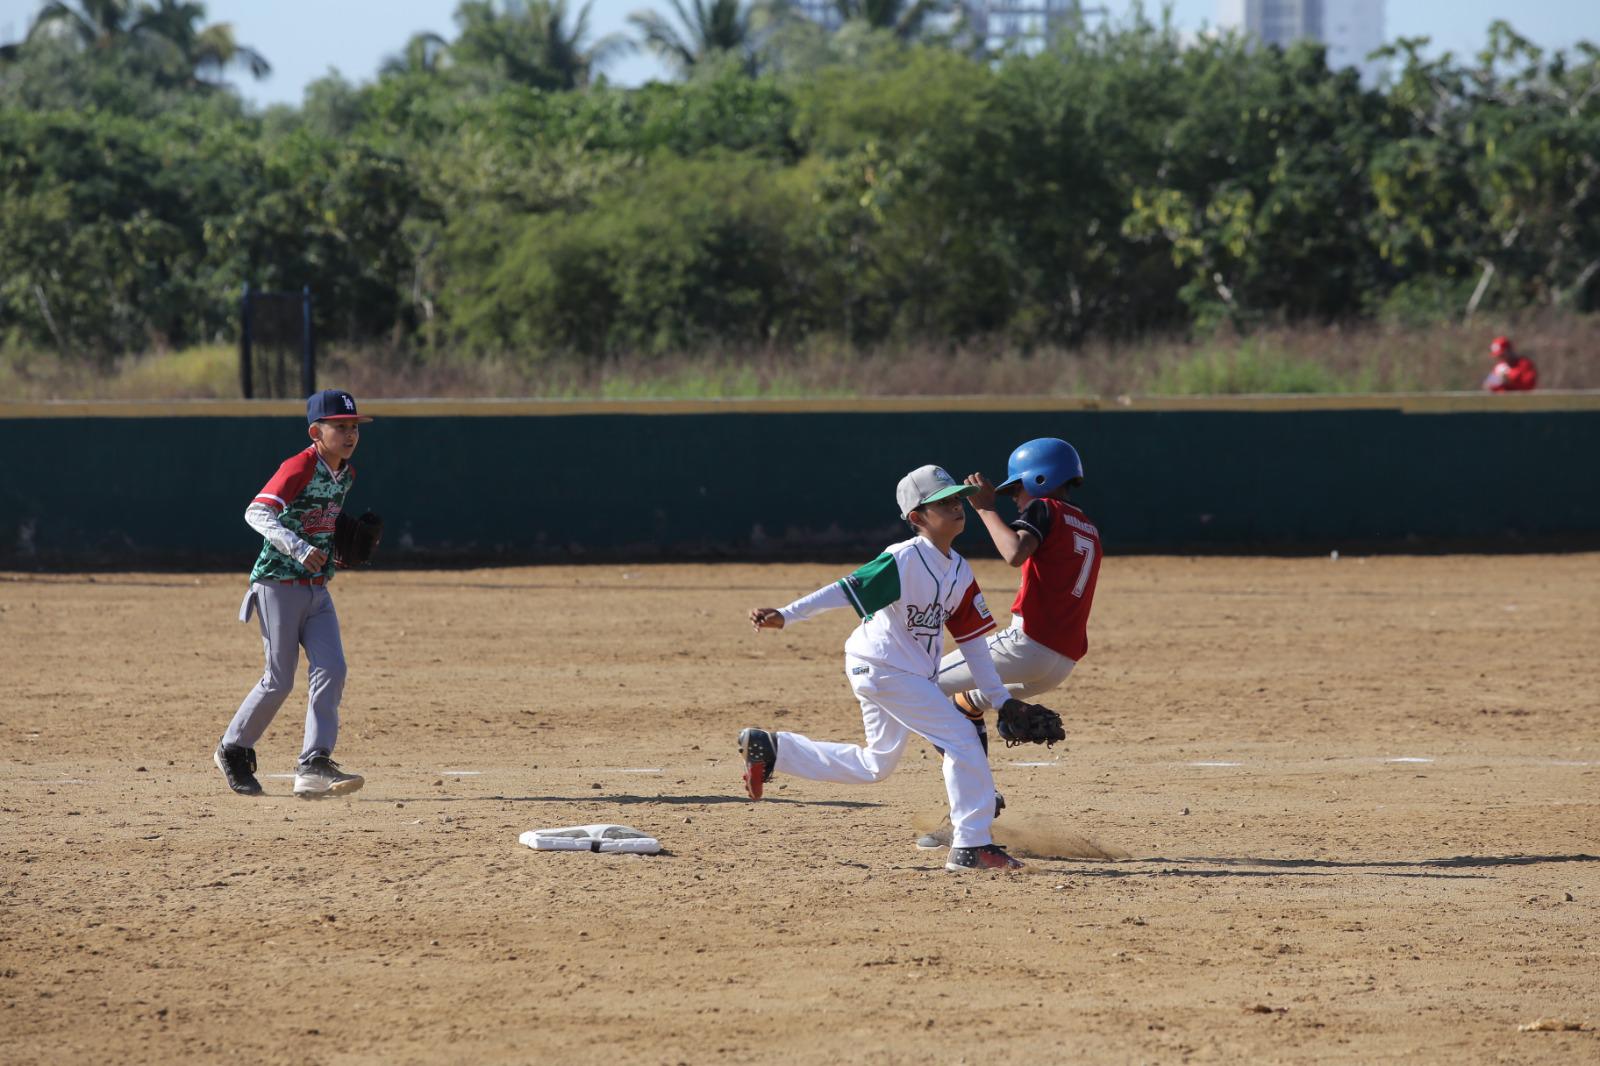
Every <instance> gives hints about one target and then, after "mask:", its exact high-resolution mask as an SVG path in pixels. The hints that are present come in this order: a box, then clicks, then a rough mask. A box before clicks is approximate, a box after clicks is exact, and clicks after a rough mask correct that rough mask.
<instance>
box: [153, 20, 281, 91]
mask: <svg viewBox="0 0 1600 1066" xmlns="http://www.w3.org/2000/svg"><path fill="white" fill-rule="evenodd" d="M205 17H206V6H205V5H204V4H198V3H189V2H186V0H156V3H155V4H154V5H153V6H152V5H150V4H143V5H141V6H140V8H139V17H138V19H137V20H136V21H135V22H134V24H133V32H134V33H137V34H148V35H150V36H152V37H154V38H155V39H157V40H159V41H162V42H165V43H166V44H167V45H169V46H170V47H172V48H173V49H175V50H176V52H177V55H178V56H179V57H180V58H181V59H182V61H183V64H184V66H185V67H187V68H188V70H189V71H190V72H191V73H192V75H193V77H194V79H195V81H196V82H199V83H203V84H207V85H212V84H216V83H217V82H219V81H220V80H221V78H222V72H223V70H225V69H226V68H228V67H230V66H232V65H234V64H236V63H237V64H239V65H241V66H243V67H245V68H246V69H247V70H249V71H250V75H251V76H252V77H254V78H256V79H257V80H259V79H261V78H265V77H266V76H267V75H268V74H271V73H272V64H271V63H268V62H267V59H266V57H265V56H263V55H262V54H261V53H260V52H258V51H256V50H255V49H254V48H250V47H248V46H247V45H242V44H240V43H239V42H238V40H237V39H235V38H234V36H233V25H232V24H231V23H227V22H214V23H212V24H211V25H209V26H202V25H201V22H202V21H203V20H204V19H205Z"/></svg>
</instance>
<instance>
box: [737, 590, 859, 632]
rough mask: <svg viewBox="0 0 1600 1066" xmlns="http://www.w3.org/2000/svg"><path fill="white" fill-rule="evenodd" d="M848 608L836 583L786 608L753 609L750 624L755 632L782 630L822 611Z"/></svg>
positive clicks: (848, 602) (846, 601) (847, 602)
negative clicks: (792, 623)
mask: <svg viewBox="0 0 1600 1066" xmlns="http://www.w3.org/2000/svg"><path fill="white" fill-rule="evenodd" d="M848 606H850V600H849V598H848V597H846V596H845V594H844V589H843V588H841V587H840V585H839V583H838V582H837V581H835V582H833V583H832V584H830V585H824V586H823V587H822V588H820V589H818V590H817V591H815V592H813V593H811V594H810V595H809V596H802V597H800V598H799V599H798V600H795V601H794V602H793V603H791V604H789V606H787V607H755V608H752V609H751V611H750V624H751V625H752V626H754V627H755V629H756V632H758V633H759V632H761V631H762V630H763V629H782V628H783V627H784V626H786V625H788V624H789V623H790V622H804V621H805V620H806V619H808V618H814V617H816V616H817V615H819V614H821V613H822V612H823V611H832V610H834V609H836V608H839V607H848Z"/></svg>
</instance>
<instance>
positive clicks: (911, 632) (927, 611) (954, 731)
mask: <svg viewBox="0 0 1600 1066" xmlns="http://www.w3.org/2000/svg"><path fill="white" fill-rule="evenodd" d="M976 491H977V489H976V488H975V487H974V486H971V485H960V484H957V483H956V481H955V479H954V478H952V477H951V476H950V475H949V474H947V473H945V472H944V471H943V470H942V469H940V468H939V467H937V466H924V467H920V468H918V469H916V470H913V471H912V472H911V473H909V474H907V475H906V476H905V477H904V478H902V479H901V481H900V484H899V486H898V488H897V489H896V492H895V498H896V502H897V503H898V504H899V505H900V517H901V518H903V519H905V520H906V521H907V522H909V523H911V527H912V529H913V530H914V531H915V532H916V534H917V535H916V536H915V537H912V538H911V539H910V540H905V541H901V542H900V543H898V544H891V545H890V546H889V547H888V548H886V549H884V551H883V554H881V555H879V556H878V557H877V558H876V559H874V560H873V561H872V562H870V563H868V564H867V565H865V566H863V567H861V568H860V569H859V570H856V571H855V572H854V573H852V574H850V575H849V576H848V577H845V578H843V579H842V580H840V581H837V582H834V583H833V584H830V585H827V586H825V587H824V588H821V589H818V590H817V591H816V592H813V593H811V594H810V595H809V596H805V597H802V598H801V599H798V600H795V601H794V602H793V603H791V604H789V605H788V606H787V607H783V608H776V607H757V608H754V609H753V610H752V611H751V612H750V621H751V624H752V625H754V626H755V628H756V630H757V632H759V631H760V630H762V629H782V628H783V627H784V626H785V625H787V624H789V623H791V622H799V621H804V620H805V619H808V618H812V617H814V616H816V615H818V614H820V613H822V612H823V611H828V610H833V609H835V608H840V607H849V608H851V609H852V610H854V611H855V613H856V615H857V616H858V617H859V618H860V619H861V624H860V625H858V626H857V627H856V629H855V631H854V632H853V633H851V634H850V638H849V640H847V641H846V642H845V676H846V679H847V680H848V681H849V682H850V687H851V688H852V689H853V690H854V691H855V694H856V699H857V700H858V701H859V702H860V704H861V718H862V723H863V725H864V726H865V728H866V743H865V744H839V743H832V742H827V741H819V740H812V739H811V738H810V737H806V736H802V735H801V734H799V733H787V732H772V731H769V730H766V729H758V728H750V729H746V730H744V731H743V732H741V733H740V734H739V750H740V751H741V752H742V753H743V755H744V762H745V769H744V782H745V789H746V791H747V792H749V794H750V798H751V799H760V798H761V795H762V790H763V788H764V786H765V785H766V782H767V781H769V780H770V779H771V778H772V775H773V774H774V773H785V774H792V775H794V776H795V777H803V778H808V779H810V780H813V781H837V782H841V783H846V784H869V783H872V782H877V781H882V780H883V779H884V778H886V777H888V776H889V775H890V774H891V773H893V772H894V769H895V766H896V765H897V764H898V763H899V762H900V758H901V756H902V755H903V754H904V753H905V750H906V746H907V745H908V744H909V743H910V740H911V736H912V734H917V735H920V736H922V737H925V738H926V739H927V740H929V741H930V742H932V743H933V744H934V745H935V746H936V747H938V748H939V749H940V751H941V752H942V753H943V755H944V781H945V791H946V793H947V795H948V797H949V801H950V821H951V824H952V826H953V833H954V841H953V845H952V847H951V849H950V856H949V858H948V860H947V861H946V862H945V868H946V869H949V870H956V871H961V870H1003V869H1014V868H1017V867H1020V866H1021V865H1022V864H1021V863H1020V862H1018V861H1017V860H1015V859H1013V858H1012V857H1011V856H1009V855H1007V854H1006V853H1005V851H1004V850H1003V849H1002V848H1000V847H998V846H996V845H995V843H994V840H993V838H992V837H991V836H990V833H989V827H990V824H991V823H992V822H993V821H994V813H995V803H994V795H995V792H994V777H993V776H992V775H991V774H990V772H989V759H988V756H987V754H986V753H985V752H984V750H983V746H982V744H981V743H980V742H979V737H978V734H977V732H975V731H974V730H973V728H972V725H971V723H970V722H969V721H968V720H967V718H966V716H965V715H963V714H962V713H961V712H960V711H959V710H957V709H956V707H955V705H954V704H953V703H951V701H950V699H949V698H948V697H947V696H945V694H944V693H942V692H941V691H940V690H939V686H938V685H937V684H936V683H935V681H934V676H935V674H936V673H937V671H938V667H939V653H940V652H941V651H942V650H943V647H944V630H945V629H948V630H949V631H950V635H951V636H952V637H953V638H954V639H955V641H956V643H957V645H958V646H959V647H960V654H961V655H963V656H965V658H966V661H967V663H968V665H969V668H970V670H971V674H972V677H973V678H974V679H975V681H974V683H975V684H976V686H977V687H978V688H979V689H981V690H982V691H983V692H984V693H985V694H986V695H987V697H988V699H989V700H990V701H991V702H993V703H994V704H995V705H996V706H998V705H999V704H1001V703H1004V702H1005V699H1006V690H1005V689H1004V688H1002V687H1001V684H1000V678H999V676H998V675H997V674H996V673H995V669H994V664H993V663H992V662H991V661H990V659H989V649H988V645H987V644H986V643H985V642H984V640H983V639H982V638H983V637H984V635H985V634H987V633H989V632H990V631H991V630H993V629H994V619H993V618H992V617H990V615H989V609H988V607H987V606H986V605H985V604H984V602H983V594H982V593H981V592H980V591H979V589H978V583H977V581H976V579H975V578H974V577H973V575H972V568H971V567H970V566H969V565H967V561H966V560H965V559H963V558H962V557H961V556H960V555H958V554H956V552H955V551H954V550H953V549H952V548H951V544H952V542H954V540H955V538H956V536H957V535H958V534H959V533H960V532H961V530H962V529H963V528H964V527H965V525H966V509H965V506H964V505H963V504H962V502H961V500H962V497H964V496H970V495H973V494H974V493H975V492H976Z"/></svg>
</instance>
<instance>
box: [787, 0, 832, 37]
mask: <svg viewBox="0 0 1600 1066" xmlns="http://www.w3.org/2000/svg"><path fill="white" fill-rule="evenodd" d="M792 2H793V4H794V7H795V10H797V11H799V13H800V14H802V15H804V16H805V17H806V18H808V19H810V20H811V21H812V22H815V23H819V24H820V25H821V26H822V27H823V28H824V29H829V30H836V29H838V28H839V26H840V25H841V24H842V23H843V22H844V18H843V16H841V15H840V14H839V5H838V4H835V3H834V2H833V0H792Z"/></svg>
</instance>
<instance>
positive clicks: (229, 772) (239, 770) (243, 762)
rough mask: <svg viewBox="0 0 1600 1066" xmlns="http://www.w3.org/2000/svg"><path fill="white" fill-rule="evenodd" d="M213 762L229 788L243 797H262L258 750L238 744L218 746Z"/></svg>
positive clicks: (213, 753)
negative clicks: (257, 760) (258, 776)
mask: <svg viewBox="0 0 1600 1066" xmlns="http://www.w3.org/2000/svg"><path fill="white" fill-rule="evenodd" d="M211 761H212V762H214V763H216V764H217V769H218V770H221V771H222V776H223V777H226V778H227V779H228V787H229V788H231V789H233V790H234V791H235V792H237V793H239V795H241V796H259V795H261V782H260V781H257V780H256V749H254V748H241V747H239V746H238V745H237V744H218V745H217V750H216V751H214V752H212V754H211Z"/></svg>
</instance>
